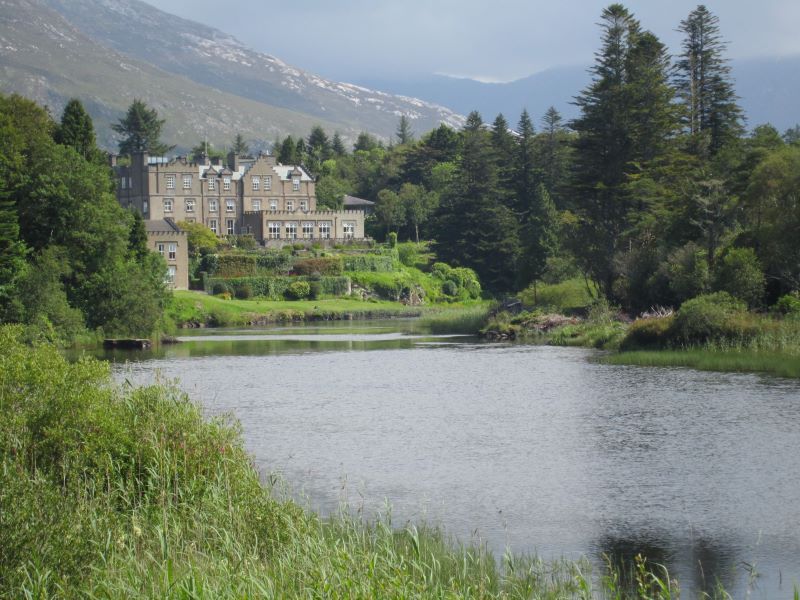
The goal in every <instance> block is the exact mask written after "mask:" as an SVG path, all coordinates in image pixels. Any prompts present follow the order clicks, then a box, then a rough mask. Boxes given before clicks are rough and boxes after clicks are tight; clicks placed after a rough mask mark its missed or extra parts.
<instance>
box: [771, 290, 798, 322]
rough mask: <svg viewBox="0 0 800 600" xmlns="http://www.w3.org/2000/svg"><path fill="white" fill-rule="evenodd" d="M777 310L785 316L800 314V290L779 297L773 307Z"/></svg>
mask: <svg viewBox="0 0 800 600" xmlns="http://www.w3.org/2000/svg"><path fill="white" fill-rule="evenodd" d="M773 308H774V310H775V312H777V313H778V314H781V315H785V316H792V317H794V316H800V292H793V293H791V294H786V295H785V296H781V297H780V298H778V301H777V302H776V303H775V306H774V307H773Z"/></svg>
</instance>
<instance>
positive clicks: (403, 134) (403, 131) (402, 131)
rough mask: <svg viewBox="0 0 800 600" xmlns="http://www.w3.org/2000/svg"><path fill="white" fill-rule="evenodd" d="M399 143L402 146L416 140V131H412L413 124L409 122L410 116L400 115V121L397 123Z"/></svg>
mask: <svg viewBox="0 0 800 600" xmlns="http://www.w3.org/2000/svg"><path fill="white" fill-rule="evenodd" d="M395 135H396V136H397V143H398V144H400V145H401V146H404V145H405V144H410V143H411V142H413V141H414V133H413V132H412V131H411V124H410V123H409V122H408V117H406V116H405V115H400V122H399V123H398V124H397V133H396V134H395Z"/></svg>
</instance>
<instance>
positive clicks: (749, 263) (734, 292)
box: [714, 248, 766, 307]
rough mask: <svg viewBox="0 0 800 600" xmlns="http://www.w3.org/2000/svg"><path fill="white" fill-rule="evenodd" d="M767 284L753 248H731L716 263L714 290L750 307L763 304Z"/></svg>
mask: <svg viewBox="0 0 800 600" xmlns="http://www.w3.org/2000/svg"><path fill="white" fill-rule="evenodd" d="M765 283H766V282H765V281H764V273H763V272H762V271H761V264H760V263H759V261H758V257H757V256H756V253H755V252H754V251H753V249H752V248H730V249H728V250H727V251H726V252H725V254H724V255H723V257H722V259H721V260H719V261H717V263H716V266H715V272H714V288H715V289H716V290H719V291H723V292H728V293H729V294H730V295H731V296H733V297H734V298H738V299H739V300H742V301H743V302H745V303H747V305H748V306H750V307H755V306H759V305H760V304H761V301H762V299H763V297H764V286H765Z"/></svg>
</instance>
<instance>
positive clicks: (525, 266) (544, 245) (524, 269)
mask: <svg viewBox="0 0 800 600" xmlns="http://www.w3.org/2000/svg"><path fill="white" fill-rule="evenodd" d="M558 224H559V222H558V211H557V210H556V207H555V204H553V201H552V199H551V198H550V194H549V193H548V192H547V188H545V186H544V184H539V188H538V190H537V193H536V197H535V202H534V204H533V206H531V210H530V213H529V214H528V216H527V218H526V219H525V222H524V224H523V226H522V229H521V232H520V238H521V244H522V253H521V256H520V259H519V262H520V265H519V285H520V287H524V286H525V285H527V284H529V283H533V285H534V288H533V292H534V298H535V297H536V282H537V281H539V280H540V279H541V278H542V275H544V273H545V270H546V269H547V259H548V258H550V257H552V256H554V255H555V254H556V251H557V250H558Z"/></svg>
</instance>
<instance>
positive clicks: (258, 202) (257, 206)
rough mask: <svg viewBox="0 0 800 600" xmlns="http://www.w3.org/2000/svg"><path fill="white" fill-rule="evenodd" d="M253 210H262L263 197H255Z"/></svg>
mask: <svg viewBox="0 0 800 600" xmlns="http://www.w3.org/2000/svg"><path fill="white" fill-rule="evenodd" d="M252 207H253V210H261V198H253V202H252Z"/></svg>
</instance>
